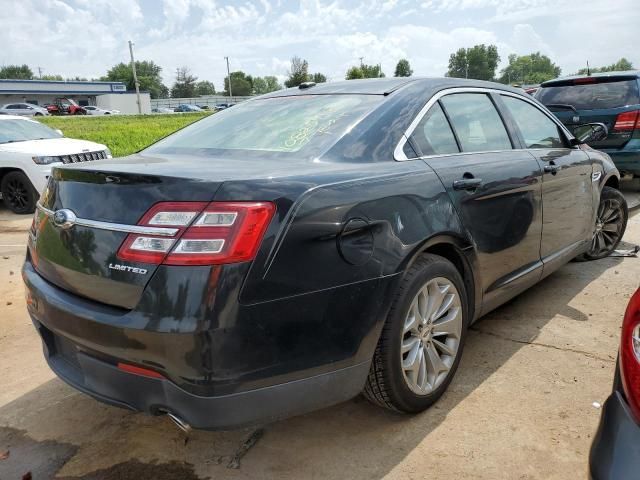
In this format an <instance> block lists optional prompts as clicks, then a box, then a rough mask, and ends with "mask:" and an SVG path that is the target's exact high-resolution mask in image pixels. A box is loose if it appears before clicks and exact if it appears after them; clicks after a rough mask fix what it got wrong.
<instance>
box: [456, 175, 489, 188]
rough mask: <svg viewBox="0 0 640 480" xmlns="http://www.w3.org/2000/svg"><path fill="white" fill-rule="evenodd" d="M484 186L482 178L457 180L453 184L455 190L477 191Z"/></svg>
mask: <svg viewBox="0 0 640 480" xmlns="http://www.w3.org/2000/svg"><path fill="white" fill-rule="evenodd" d="M480 185H482V179H481V178H473V177H471V178H463V179H462V180H455V181H454V182H453V189H454V190H475V189H476V188H478V187H479V186H480Z"/></svg>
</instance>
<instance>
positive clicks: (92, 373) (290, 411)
mask: <svg viewBox="0 0 640 480" xmlns="http://www.w3.org/2000/svg"><path fill="white" fill-rule="evenodd" d="M34 324H35V326H36V328H37V330H38V332H39V333H40V335H41V337H42V339H43V348H44V353H45V357H46V360H47V363H48V364H49V366H50V367H51V369H52V370H53V371H54V372H55V373H56V374H57V375H58V376H59V377H60V378H61V379H62V380H64V381H65V382H67V383H68V384H69V385H71V386H72V387H74V388H76V389H78V390H80V391H81V392H84V393H86V394H88V395H90V396H92V397H94V398H95V399H97V400H99V401H101V402H104V403H107V404H109V405H114V406H117V407H121V408H127V409H130V410H134V411H141V412H146V413H150V414H152V415H160V414H164V413H171V414H173V415H175V416H176V417H178V418H180V419H181V420H182V421H183V422H185V423H186V424H188V425H190V426H191V427H193V428H199V429H207V430H225V429H232V428H240V427H245V426H248V425H256V424H261V423H267V422H272V421H275V420H278V419H281V418H286V417H290V416H293V415H298V414H301V413H306V412H309V411H313V410H317V409H319V408H322V407H325V406H329V405H333V404H336V403H340V402H342V401H345V400H348V399H350V398H352V397H353V396H355V395H357V394H358V392H360V391H361V390H362V388H363V386H364V379H365V378H366V376H367V373H368V370H369V362H366V363H362V364H359V365H355V366H352V367H348V368H343V369H340V370H337V371H334V372H330V373H325V374H321V375H316V376H313V377H310V378H305V379H302V380H296V381H292V382H287V383H283V384H279V385H274V386H270V387H264V388H259V389H255V390H250V391H245V392H240V393H236V394H230V395H220V396H213V397H204V396H199V395H194V394H192V393H189V392H186V391H185V390H182V389H181V388H180V387H178V386H177V385H175V384H174V383H172V382H171V381H169V380H167V379H160V378H150V377H145V376H141V375H136V374H133V373H129V372H125V371H122V370H120V369H119V368H118V367H117V366H116V365H113V364H111V363H109V362H107V361H104V360H101V359H98V358H95V357H92V356H91V355H89V354H87V353H84V352H82V351H81V350H79V349H78V347H77V346H76V345H74V344H73V343H72V342H70V341H68V340H66V339H64V338H62V337H60V336H57V335H56V334H54V333H52V332H51V331H50V330H48V329H47V328H46V327H44V326H43V325H42V324H41V323H39V322H38V321H37V320H34Z"/></svg>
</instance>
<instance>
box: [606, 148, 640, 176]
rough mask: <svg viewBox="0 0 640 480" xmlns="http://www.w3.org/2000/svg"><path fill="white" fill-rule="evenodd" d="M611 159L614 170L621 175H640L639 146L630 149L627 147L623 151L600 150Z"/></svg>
mask: <svg viewBox="0 0 640 480" xmlns="http://www.w3.org/2000/svg"><path fill="white" fill-rule="evenodd" d="M601 151H602V152H604V153H606V154H607V155H609V156H610V157H611V160H613V163H614V164H615V166H616V168H617V169H618V170H619V171H620V172H621V173H632V174H634V175H640V145H638V148H630V147H629V145H627V146H626V147H625V148H623V149H606V148H603V149H601Z"/></svg>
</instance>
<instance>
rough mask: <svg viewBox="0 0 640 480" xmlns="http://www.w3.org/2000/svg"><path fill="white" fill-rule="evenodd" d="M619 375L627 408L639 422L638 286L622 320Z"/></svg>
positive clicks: (639, 325)
mask: <svg viewBox="0 0 640 480" xmlns="http://www.w3.org/2000/svg"><path fill="white" fill-rule="evenodd" d="M620 376H621V378H622V387H623V389H624V394H625V397H626V398H627V403H628V404H629V409H630V410H631V413H632V414H633V416H634V417H635V419H636V421H637V422H638V423H640V288H639V289H638V290H636V293H635V294H634V295H633V297H631V301H630V302H629V305H628V306H627V311H626V312H625V314H624V321H623V322H622V338H621V341H620Z"/></svg>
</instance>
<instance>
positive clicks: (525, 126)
mask: <svg viewBox="0 0 640 480" xmlns="http://www.w3.org/2000/svg"><path fill="white" fill-rule="evenodd" d="M501 97H502V101H503V102H504V104H505V107H506V108H507V110H508V111H509V113H510V114H511V116H512V117H513V120H514V121H515V122H516V125H518V128H519V129H520V133H521V134H522V137H523V138H524V143H525V146H526V147H527V148H563V147H566V144H565V141H564V136H563V135H562V134H561V133H560V129H559V127H558V125H557V124H556V123H555V122H554V121H553V120H551V119H550V118H549V117H547V116H546V115H545V114H544V113H543V112H542V111H541V110H539V109H538V108H536V107H534V106H533V105H531V104H530V103H528V102H525V101H524V100H520V99H519V98H515V97H511V96H507V95H501Z"/></svg>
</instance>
